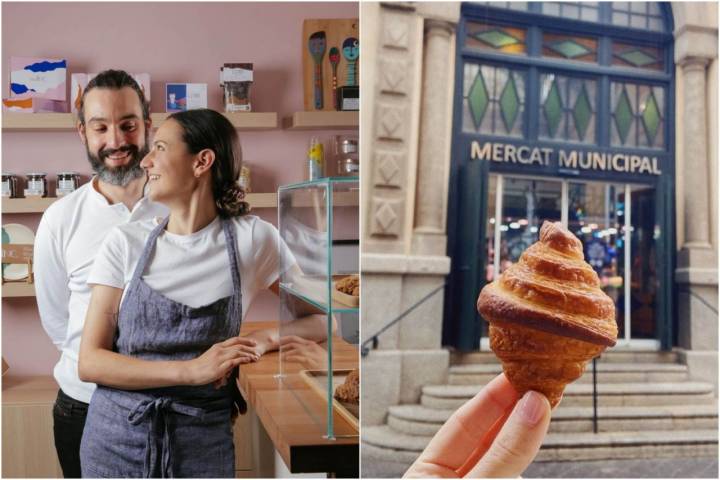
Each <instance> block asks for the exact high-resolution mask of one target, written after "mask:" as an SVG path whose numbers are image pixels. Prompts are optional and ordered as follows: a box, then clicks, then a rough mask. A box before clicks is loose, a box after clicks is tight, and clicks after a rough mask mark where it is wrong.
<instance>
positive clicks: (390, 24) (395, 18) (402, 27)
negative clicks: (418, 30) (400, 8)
mask: <svg viewBox="0 0 720 480" xmlns="http://www.w3.org/2000/svg"><path fill="white" fill-rule="evenodd" d="M384 17H385V18H384V22H383V23H384V26H385V28H383V38H382V46H383V47H386V48H396V49H399V50H407V49H408V43H409V40H410V22H409V19H410V17H409V16H408V15H404V14H400V13H388V14H386V15H385V16H384Z"/></svg>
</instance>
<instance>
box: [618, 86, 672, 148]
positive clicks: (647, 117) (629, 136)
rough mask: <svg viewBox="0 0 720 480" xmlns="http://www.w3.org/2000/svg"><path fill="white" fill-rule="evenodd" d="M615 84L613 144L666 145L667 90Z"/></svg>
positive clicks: (636, 145) (653, 146)
mask: <svg viewBox="0 0 720 480" xmlns="http://www.w3.org/2000/svg"><path fill="white" fill-rule="evenodd" d="M611 85H612V87H611V99H610V102H611V103H610V107H611V109H612V119H611V122H610V123H611V124H612V125H611V144H612V145H613V146H628V147H650V148H664V146H665V135H664V126H665V119H664V118H663V112H664V111H665V89H664V88H663V87H656V86H650V85H642V84H634V83H620V82H612V84H611Z"/></svg>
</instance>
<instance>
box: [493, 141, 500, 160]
mask: <svg viewBox="0 0 720 480" xmlns="http://www.w3.org/2000/svg"><path fill="white" fill-rule="evenodd" d="M502 148H503V144H502V143H493V146H492V159H493V162H502V161H503V160H502Z"/></svg>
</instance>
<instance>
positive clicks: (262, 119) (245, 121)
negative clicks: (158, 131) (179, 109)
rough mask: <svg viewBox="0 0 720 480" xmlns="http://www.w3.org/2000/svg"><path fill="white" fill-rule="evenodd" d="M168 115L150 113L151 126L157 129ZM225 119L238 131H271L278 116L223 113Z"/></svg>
mask: <svg viewBox="0 0 720 480" xmlns="http://www.w3.org/2000/svg"><path fill="white" fill-rule="evenodd" d="M168 115H170V114H169V113H151V114H150V118H151V119H152V122H153V126H154V127H155V128H157V127H158V126H160V124H161V123H162V122H164V121H165V119H166V118H167V116H168ZM223 115H225V118H227V119H228V120H230V122H231V123H232V124H233V126H235V128H237V129H238V130H272V129H274V128H277V127H278V114H277V113H275V112H245V113H223Z"/></svg>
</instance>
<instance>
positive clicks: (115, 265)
mask: <svg viewBox="0 0 720 480" xmlns="http://www.w3.org/2000/svg"><path fill="white" fill-rule="evenodd" d="M160 221H161V219H160V218H154V219H150V220H143V221H140V222H133V223H129V224H125V225H120V226H118V227H117V228H115V229H114V230H113V231H111V232H110V234H109V235H108V236H107V238H106V239H105V241H104V242H103V245H102V247H101V248H100V251H99V252H98V255H97V257H96V258H95V264H94V265H93V268H92V270H91V272H90V276H89V277H88V283H89V284H99V285H107V286H111V287H116V288H123V289H125V288H126V287H127V285H128V284H129V283H130V280H131V279H132V275H133V272H134V271H135V267H136V266H137V263H138V261H139V260H140V256H141V255H142V252H143V249H144V248H145V244H146V243H147V241H148V237H149V235H150V233H151V232H152V230H153V229H154V228H155V227H157V225H158V224H159V222H160ZM230 222H231V225H232V227H233V228H234V229H235V239H236V242H237V254H238V263H239V271H240V281H241V285H242V307H243V316H245V314H246V313H247V311H248V308H249V306H250V304H251V303H252V301H253V299H254V298H255V296H256V295H257V294H258V292H260V291H262V290H264V289H267V288H268V287H269V286H270V285H272V284H273V283H274V282H275V280H277V279H278V277H279V275H280V273H281V272H284V271H286V270H287V269H288V268H290V267H292V265H294V264H295V259H294V257H293V255H292V253H290V251H289V250H288V248H287V246H285V244H284V242H281V241H280V236H279V234H278V231H277V229H276V228H275V227H274V226H273V225H272V224H271V223H268V222H266V221H264V220H262V219H260V218H258V217H256V216H254V215H245V216H242V217H235V218H232V219H230ZM281 246H282V248H283V250H284V253H283V254H282V255H281V253H280V248H281ZM281 258H282V260H281ZM281 262H284V264H283V265H281ZM141 276H142V278H143V280H144V281H145V283H147V284H148V286H150V288H152V289H154V290H155V291H157V292H158V293H160V294H162V295H164V296H165V297H167V298H169V299H171V300H174V301H176V302H178V303H182V304H184V305H187V306H189V307H193V308H197V307H202V306H205V305H208V304H210V303H212V302H214V301H216V300H217V299H219V298H223V297H227V296H229V295H232V293H233V283H232V276H231V270H230V258H229V256H228V250H227V246H226V239H225V234H224V231H223V228H222V223H221V220H220V218H219V217H216V218H215V220H213V221H212V222H211V223H210V224H208V225H207V226H206V227H204V228H202V229H201V230H199V231H197V232H195V233H192V234H190V235H177V234H173V233H170V232H168V231H167V230H164V231H163V232H161V233H160V235H159V236H158V238H157V241H156V243H155V246H154V249H153V254H152V255H151V256H150V257H149V259H148V263H147V265H146V266H145V271H144V272H143V274H142V275H141ZM123 298H124V294H123Z"/></svg>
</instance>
